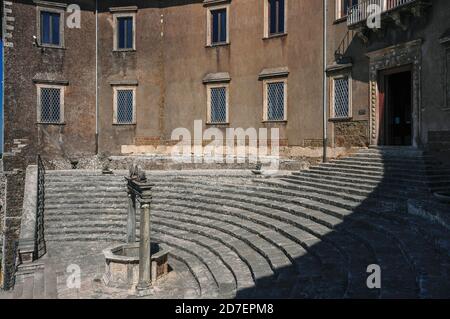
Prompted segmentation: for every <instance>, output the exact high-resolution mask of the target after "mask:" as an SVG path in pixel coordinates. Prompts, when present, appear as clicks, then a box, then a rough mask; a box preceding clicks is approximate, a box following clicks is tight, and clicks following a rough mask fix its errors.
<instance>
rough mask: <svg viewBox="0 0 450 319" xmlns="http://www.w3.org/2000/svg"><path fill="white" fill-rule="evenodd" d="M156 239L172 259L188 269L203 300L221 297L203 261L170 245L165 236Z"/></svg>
mask: <svg viewBox="0 0 450 319" xmlns="http://www.w3.org/2000/svg"><path fill="white" fill-rule="evenodd" d="M155 239H156V240H158V241H159V242H161V243H163V244H165V245H164V246H165V247H166V248H167V249H168V250H169V251H170V252H169V255H170V257H171V258H175V259H177V260H178V261H181V262H183V263H184V264H185V265H186V266H187V267H188V269H189V271H190V272H191V274H192V276H193V277H194V279H195V281H196V283H197V285H198V289H199V292H200V296H201V298H211V299H213V298H217V297H219V287H218V286H217V282H216V281H215V278H214V277H213V275H212V273H211V271H210V269H208V267H207V265H205V264H204V262H203V261H202V260H200V259H199V258H198V257H197V256H196V255H194V254H193V253H191V252H189V251H188V250H186V249H180V248H178V247H177V246H176V243H168V242H167V239H165V237H164V235H159V236H158V235H155ZM171 242H172V241H171ZM191 245H192V244H191Z"/></svg>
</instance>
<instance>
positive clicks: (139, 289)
mask: <svg viewBox="0 0 450 319" xmlns="http://www.w3.org/2000/svg"><path fill="white" fill-rule="evenodd" d="M152 293H153V287H152V285H151V284H150V283H139V284H137V285H136V295H137V296H139V297H143V296H149V295H151V294H152Z"/></svg>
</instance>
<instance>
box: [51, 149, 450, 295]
mask: <svg viewBox="0 0 450 319" xmlns="http://www.w3.org/2000/svg"><path fill="white" fill-rule="evenodd" d="M435 164H437V163H434V162H432V161H430V160H429V159H428V158H427V156H426V155H424V154H422V153H421V152H418V151H390V152H389V151H384V150H378V149H369V150H363V151H360V152H358V153H356V154H354V155H352V156H350V157H348V158H343V159H338V160H334V161H332V162H331V163H326V164H321V165H319V166H317V167H313V168H311V169H310V170H306V171H301V172H296V173H292V174H290V173H289V174H285V175H279V176H273V177H271V178H267V177H262V178H256V177H255V176H253V175H252V174H251V173H249V172H246V171H228V170H217V171H177V172H157V171H155V172H148V174H147V177H148V178H149V179H150V180H151V181H152V182H154V183H155V184H156V186H155V187H154V191H153V202H152V206H151V210H152V217H151V225H152V228H151V231H152V233H151V237H152V240H155V241H158V242H160V243H161V244H162V245H163V246H165V247H166V248H168V249H169V251H170V258H171V260H172V265H174V268H175V270H177V268H178V267H180V269H186V270H187V271H186V272H187V273H188V274H189V276H190V278H188V279H189V280H191V281H192V283H193V284H195V285H196V287H195V290H196V291H197V295H196V297H201V298H216V297H224V298H232V297H238V298H436V297H450V280H449V279H450V245H449V243H450V240H449V239H450V235H449V232H448V230H446V229H444V228H443V227H441V226H439V225H436V224H431V223H430V222H428V221H427V220H425V219H422V218H419V217H414V216H411V215H408V214H407V213H406V205H405V203H406V199H407V198H408V197H409V196H412V194H422V193H423V194H425V193H426V192H427V191H428V188H429V186H430V185H429V184H428V180H426V179H424V176H426V174H425V171H427V170H428V172H431V173H429V174H431V177H430V178H431V180H432V181H433V182H434V183H437V185H439V183H442V182H443V181H444V180H445V179H446V178H448V176H449V173H448V172H447V173H445V172H444V173H443V171H442V170H439V174H436V177H433V172H434V171H433V170H431V168H432V167H435V166H434V165H435ZM433 169H434V168H433ZM436 172H437V171H436ZM125 174H126V173H125V172H115V174H114V175H101V173H99V172H93V171H49V172H47V175H46V194H45V206H46V207H45V236H46V241H47V246H48V247H50V248H51V247H56V248H57V247H58V246H59V245H64V243H67V242H72V243H82V242H99V243H100V242H109V241H123V240H124V239H125V237H126V217H127V216H126V215H127V196H126V189H125V181H124V175H125ZM414 196H415V195H414ZM371 264H377V265H380V267H381V274H382V276H381V289H369V288H368V286H367V278H368V276H369V275H370V274H369V273H367V267H368V266H369V265H371ZM188 279H186V280H188Z"/></svg>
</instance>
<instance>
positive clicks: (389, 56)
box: [367, 39, 422, 147]
mask: <svg viewBox="0 0 450 319" xmlns="http://www.w3.org/2000/svg"><path fill="white" fill-rule="evenodd" d="M367 57H369V59H370V62H369V81H370V82H369V86H370V145H374V146H378V145H379V144H380V141H379V132H380V125H381V123H380V114H379V109H380V103H381V102H382V101H380V98H379V96H380V90H379V85H380V82H381V81H380V80H381V76H383V75H382V74H383V72H386V71H387V70H389V69H397V68H400V67H405V66H410V69H411V75H412V145H413V147H420V146H421V145H422V142H421V126H422V125H421V124H422V123H421V122H422V117H421V109H422V106H421V104H422V102H421V65H422V40H421V39H419V40H414V41H411V42H407V43H402V44H399V45H395V46H391V47H388V48H384V49H381V50H377V51H372V52H369V53H367Z"/></svg>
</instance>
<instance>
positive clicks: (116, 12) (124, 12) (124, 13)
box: [109, 6, 138, 52]
mask: <svg viewBox="0 0 450 319" xmlns="http://www.w3.org/2000/svg"><path fill="white" fill-rule="evenodd" d="M137 10H138V8H137V7H136V6H131V7H114V8H109V11H110V12H111V13H112V16H113V51H114V52H130V51H136V12H137ZM123 17H128V18H132V19H133V47H132V48H123V49H120V48H119V43H118V36H119V28H118V26H117V23H118V18H123Z"/></svg>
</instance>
